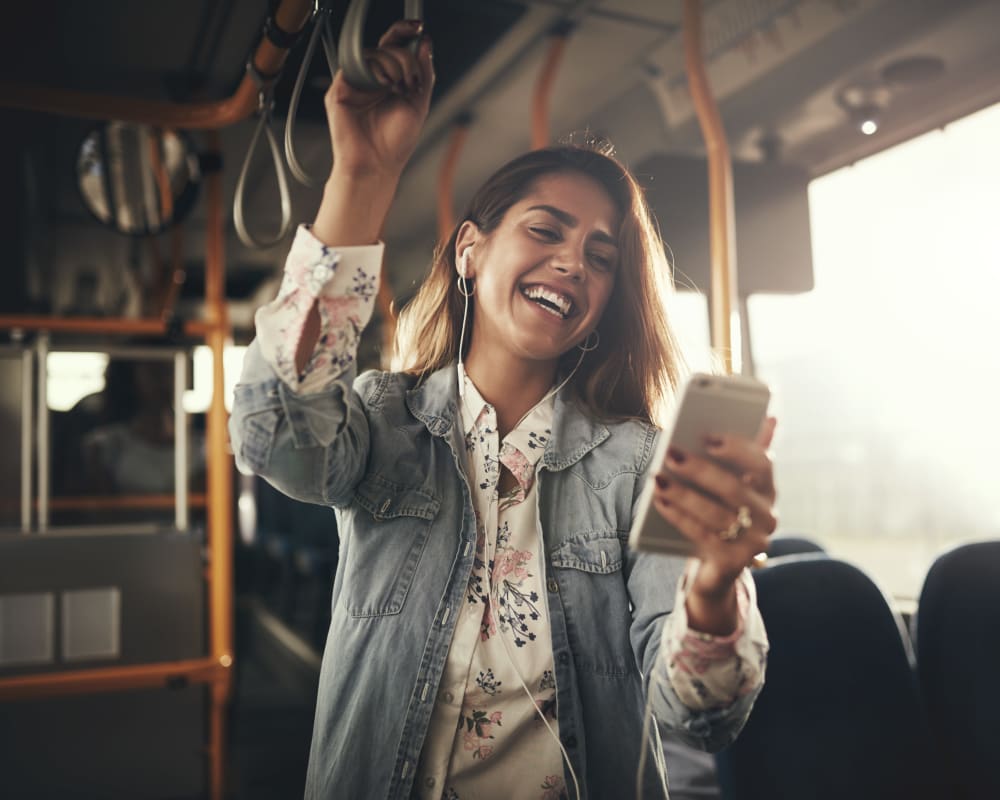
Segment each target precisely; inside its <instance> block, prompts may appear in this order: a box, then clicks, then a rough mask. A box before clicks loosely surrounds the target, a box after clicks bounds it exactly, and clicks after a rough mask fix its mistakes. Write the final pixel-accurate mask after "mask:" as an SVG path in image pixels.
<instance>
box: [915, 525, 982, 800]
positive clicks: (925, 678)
mask: <svg viewBox="0 0 1000 800" xmlns="http://www.w3.org/2000/svg"><path fill="white" fill-rule="evenodd" d="M915 631H916V645H917V647H916V650H917V670H918V675H919V679H920V687H921V691H922V692H923V696H924V702H925V704H926V706H927V713H928V716H929V718H930V723H931V730H932V734H933V736H934V739H935V742H936V743H937V744H938V747H939V749H940V758H941V759H942V760H943V762H944V763H945V764H946V766H947V772H948V775H949V779H950V781H951V783H952V787H951V791H950V794H949V795H948V796H949V797H953V798H956V800H986V798H989V799H990V800H996V798H998V797H1000V770H998V769H997V758H998V757H1000V695H998V693H997V692H998V684H997V677H998V676H1000V541H992V542H977V543H975V544H969V545H963V546H961V547H958V548H956V549H954V550H951V551H950V552H948V553H945V554H944V555H942V556H940V557H939V558H938V559H937V560H936V561H935V562H934V564H933V565H932V566H931V568H930V570H929V571H928V573H927V577H926V578H925V580H924V586H923V589H922V590H921V593H920V603H919V605H918V606H917V616H916V620H915Z"/></svg>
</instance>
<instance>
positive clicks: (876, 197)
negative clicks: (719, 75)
mask: <svg viewBox="0 0 1000 800" xmlns="http://www.w3.org/2000/svg"><path fill="white" fill-rule="evenodd" d="M997 141H1000V105H997V106H993V107H991V108H988V109H985V110H983V111H981V112H979V113H977V114H974V115H972V116H970V117H967V118H965V119H963V120H960V121H958V122H955V123H954V124H951V125H949V126H948V127H947V128H946V129H944V130H940V131H934V132H931V133H928V134H926V135H924V136H921V137H919V138H917V139H913V140H911V141H908V142H906V143H904V144H901V145H899V146H897V147H894V148H891V149H889V150H886V151H884V152H882V153H880V154H879V155H876V156H873V157H871V158H868V159H865V160H864V161H861V162H858V163H857V164H855V165H853V166H849V167H845V168H843V169H840V170H838V171H836V172H833V173H831V174H828V175H825V176H823V177H820V178H817V179H816V180H814V181H813V183H812V184H811V186H810V192H809V199H810V215H811V225H812V236H813V260H814V267H815V277H816V288H815V289H814V290H813V291H812V292H810V293H808V294H805V295H798V296H793V297H782V296H763V295H762V296H754V297H752V298H750V301H749V307H750V324H751V333H752V340H753V344H754V354H755V360H756V365H757V371H758V373H759V375H760V377H762V378H763V379H764V380H766V381H768V382H769V383H770V384H771V386H772V388H773V390H774V394H775V399H776V405H775V408H774V411H775V412H776V413H777V415H778V417H779V426H778V431H777V437H776V440H775V446H774V450H775V454H776V464H777V470H778V473H779V474H778V477H779V479H780V486H781V497H780V498H779V507H780V511H781V529H782V530H785V531H796V532H801V533H804V534H806V535H808V536H810V537H813V538H815V539H817V540H818V541H820V542H822V543H823V544H824V546H826V547H827V548H828V549H829V550H830V551H831V552H832V553H833V554H835V555H837V556H839V557H843V558H846V559H849V560H851V561H854V562H855V563H857V564H858V565H859V566H862V567H863V568H864V569H866V570H867V571H868V572H869V573H870V574H872V575H873V576H875V577H876V579H877V580H879V581H880V582H881V584H882V586H883V588H884V589H885V590H887V591H889V592H890V593H891V594H893V595H895V596H896V597H897V598H898V599H900V600H904V601H906V600H910V601H915V599H916V597H917V594H918V592H919V588H920V584H921V581H922V580H923V576H924V575H925V574H926V572H927V568H928V567H929V565H930V563H931V561H932V560H933V558H934V556H935V554H937V553H939V552H940V551H941V550H943V549H945V548H947V547H950V546H952V545H954V544H956V543H958V542H961V541H967V540H971V539H981V538H987V537H996V536H997V535H1000V493H998V492H997V491H996V489H997V477H996V476H997V471H996V453H997V452H998V451H1000V423H998V421H997V418H996V398H997V396H998V394H1000V360H998V358H997V353H996V345H995V340H996V322H995V320H996V315H997V301H998V298H1000V238H998V237H997V235H996V214H997V208H998V201H997V198H998V195H997V192H998V188H997V187H1000V159H998V158H997V156H996V142H997Z"/></svg>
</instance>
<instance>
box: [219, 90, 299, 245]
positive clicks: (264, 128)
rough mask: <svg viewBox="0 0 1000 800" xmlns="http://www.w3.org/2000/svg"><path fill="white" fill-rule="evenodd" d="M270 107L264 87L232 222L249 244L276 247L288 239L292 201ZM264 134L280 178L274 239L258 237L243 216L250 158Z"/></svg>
mask: <svg viewBox="0 0 1000 800" xmlns="http://www.w3.org/2000/svg"><path fill="white" fill-rule="evenodd" d="M271 106H272V101H271V98H270V92H269V91H265V90H262V91H261V100H260V110H259V119H258V120H257V128H256V130H254V132H253V138H252V139H250V146H249V147H247V154H246V157H245V158H244V159H243V167H242V168H241V169H240V177H239V180H237V181H236V196H235V197H234V198H233V225H235V227H236V234H237V235H238V236H239V237H240V241H241V242H243V244H245V245H246V246H247V247H257V248H261V249H263V248H265V247H273V246H274V245H276V244H278V242H280V241H281V240H282V239H284V238H285V236H286V234H287V233H288V230H289V228H290V227H291V224H292V201H291V198H290V196H289V193H288V179H287V178H286V177H285V167H284V164H283V163H282V161H281V151H280V150H279V149H278V141H277V140H276V139H275V138H274V133H273V132H272V131H271V125H270V122H271ZM261 133H264V134H265V136H266V137H267V143H268V145H269V148H270V150H271V161H272V162H273V163H274V172H275V175H276V176H277V178H278V196H279V198H280V200H281V227H280V228H279V229H278V233H277V235H276V236H274V237H273V238H271V239H258V238H257V237H256V236H254V235H253V234H251V233H250V231H249V230H247V226H246V220H245V219H244V217H243V196H244V195H245V194H246V180H247V173H248V172H249V170H250V160H251V159H252V158H253V154H254V151H255V150H256V149H257V144H258V142H259V141H260V135H261Z"/></svg>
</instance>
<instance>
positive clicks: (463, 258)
mask: <svg viewBox="0 0 1000 800" xmlns="http://www.w3.org/2000/svg"><path fill="white" fill-rule="evenodd" d="M479 238H480V233H479V226H478V225H476V223H475V222H472V221H471V220H468V219H467V220H466V221H465V222H463V223H462V225H461V227H460V228H459V229H458V236H456V237H455V265H456V267H457V268H458V274H459V275H461V276H462V277H463V278H475V277H476V268H475V266H474V265H473V263H472V258H471V254H472V249H473V246H474V245H475V244H476V242H477V241H479Z"/></svg>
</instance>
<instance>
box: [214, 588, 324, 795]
mask: <svg viewBox="0 0 1000 800" xmlns="http://www.w3.org/2000/svg"><path fill="white" fill-rule="evenodd" d="M236 655H237V659H236V675H235V680H236V686H235V691H234V694H233V702H232V706H231V708H230V727H229V763H228V775H227V786H228V788H227V792H226V797H227V800H279V799H280V800H287V799H288V798H294V797H302V794H303V791H304V788H305V776H306V763H307V761H308V756H309V742H310V738H311V736H312V724H313V712H314V710H315V704H316V690H317V687H318V683H319V654H317V653H316V652H315V651H314V650H312V648H311V646H310V645H308V644H306V643H305V642H304V640H302V639H299V638H298V637H296V636H295V634H293V633H291V632H290V631H289V629H288V628H287V627H285V626H284V625H283V624H281V623H280V622H279V621H278V620H277V618H276V617H275V616H274V615H273V614H271V612H270V611H268V609H267V608H266V607H265V606H264V604H263V603H261V602H260V601H259V600H257V599H256V598H253V597H243V598H241V599H240V600H238V602H237V610H236Z"/></svg>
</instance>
